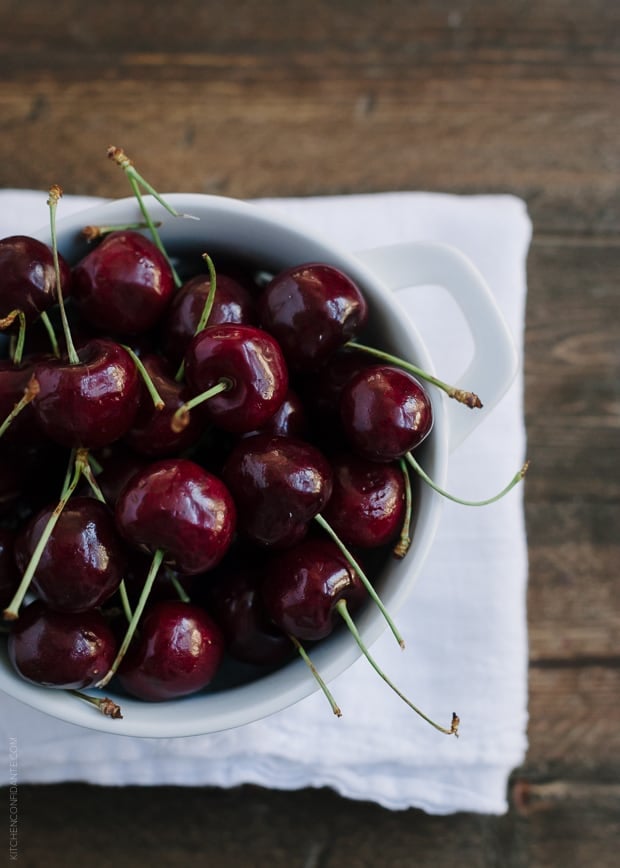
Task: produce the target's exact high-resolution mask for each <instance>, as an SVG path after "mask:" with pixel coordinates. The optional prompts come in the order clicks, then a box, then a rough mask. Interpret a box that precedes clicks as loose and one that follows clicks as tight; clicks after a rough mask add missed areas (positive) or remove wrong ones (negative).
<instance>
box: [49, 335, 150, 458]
mask: <svg viewBox="0 0 620 868" xmlns="http://www.w3.org/2000/svg"><path fill="white" fill-rule="evenodd" d="M78 357H79V360H80V362H79V364H76V365H72V364H70V363H69V362H68V361H66V360H61V359H51V360H49V361H47V362H41V363H39V364H38V365H37V366H36V367H35V377H36V379H37V381H38V383H39V394H38V395H37V397H36V398H35V399H34V401H33V402H32V404H33V407H34V411H35V415H36V418H37V422H38V424H39V426H40V427H41V428H42V430H43V431H44V432H45V434H47V436H48V437H50V439H52V440H54V441H55V442H56V443H60V444H61V445H62V446H69V447H80V446H81V447H84V448H87V449H98V448H100V447H102V446H106V445H108V444H109V443H112V442H114V441H115V440H118V439H119V438H120V437H122V436H123V434H125V433H126V432H127V431H128V430H129V429H130V427H131V425H132V424H133V421H134V418H135V415H136V411H137V408H138V402H139V399H140V383H141V381H140V377H139V374H138V371H137V369H136V366H135V364H134V362H133V360H132V358H131V356H130V355H129V353H128V352H127V351H126V350H124V349H123V347H121V346H120V344H117V343H114V342H113V341H110V340H107V339H105V338H98V339H95V340H92V341H89V342H88V343H86V344H85V345H84V346H83V347H80V348H79V349H78Z"/></svg>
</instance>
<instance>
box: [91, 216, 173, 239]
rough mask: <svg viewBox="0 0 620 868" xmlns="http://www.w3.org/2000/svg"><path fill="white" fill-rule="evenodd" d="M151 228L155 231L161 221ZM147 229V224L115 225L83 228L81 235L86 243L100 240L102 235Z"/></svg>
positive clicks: (155, 221) (157, 221) (154, 222)
mask: <svg viewBox="0 0 620 868" xmlns="http://www.w3.org/2000/svg"><path fill="white" fill-rule="evenodd" d="M153 226H155V227H156V228H157V229H159V228H160V226H161V220H154V221H153ZM139 229H149V225H148V223H117V224H116V225H110V226H84V228H83V229H82V235H83V236H84V238H85V239H86V240H87V241H89V242H90V241H95V240H96V239H97V238H102V237H103V236H104V235H109V234H110V232H127V231H128V230H136V231H137V230H139Z"/></svg>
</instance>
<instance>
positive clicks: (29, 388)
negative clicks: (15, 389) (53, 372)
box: [0, 375, 39, 437]
mask: <svg viewBox="0 0 620 868" xmlns="http://www.w3.org/2000/svg"><path fill="white" fill-rule="evenodd" d="M38 394H39V382H38V380H37V379H35V377H34V375H33V376H32V377H30V379H29V380H28V383H27V385H26V388H25V389H24V394H23V395H22V397H21V398H20V399H19V401H18V402H17V403H16V404H15V406H14V407H13V409H12V410H11V412H10V413H9V415H8V416H7V417H6V419H5V420H4V422H3V423H2V425H0V437H2V435H3V434H4V432H5V431H6V430H7V428H8V427H9V425H10V424H11V423H12V422H13V420H14V419H15V418H16V417H17V416H19V414H20V413H21V411H22V410H23V409H24V407H26V406H27V405H28V404H29V403H30V402H31V401H32V400H33V399H34V398H36V397H37V395H38Z"/></svg>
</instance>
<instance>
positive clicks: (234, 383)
mask: <svg viewBox="0 0 620 868" xmlns="http://www.w3.org/2000/svg"><path fill="white" fill-rule="evenodd" d="M185 374H186V377H187V382H188V383H189V385H190V387H191V389H192V390H193V392H194V393H196V394H198V393H206V394H205V395H204V397H206V396H207V395H209V394H210V391H211V390H212V389H215V388H216V387H218V384H222V389H223V390H222V391H221V392H220V394H215V395H214V396H212V397H209V400H208V404H207V407H208V413H209V416H210V417H211V419H212V420H213V422H214V424H216V425H217V426H218V427H220V428H222V429H223V430H224V431H229V432H231V433H233V434H243V433H245V432H248V431H253V430H254V429H256V428H260V427H261V426H262V425H264V424H265V423H266V422H267V421H268V420H269V418H270V417H271V416H273V414H274V413H275V412H276V410H277V409H278V408H279V407H280V405H281V404H282V402H283V400H284V398H285V396H286V392H287V388H288V372H287V369H286V364H285V361H284V357H283V356H282V352H281V350H280V347H279V346H278V344H277V342H276V341H275V340H274V338H273V337H272V336H271V335H269V334H267V332H264V331H262V330H261V329H257V328H255V327H253V326H248V325H233V324H228V323H224V324H223V325H219V326H207V328H205V329H203V330H202V331H201V332H199V333H198V334H197V335H196V336H195V337H194V338H193V339H192V341H191V343H190V345H189V347H188V350H187V353H186V356H185ZM202 399H203V396H202V395H201V397H200V399H195V401H198V400H202ZM190 404H192V402H189V403H188V405H187V406H188V408H189V406H190ZM192 405H195V403H194V404H192Z"/></svg>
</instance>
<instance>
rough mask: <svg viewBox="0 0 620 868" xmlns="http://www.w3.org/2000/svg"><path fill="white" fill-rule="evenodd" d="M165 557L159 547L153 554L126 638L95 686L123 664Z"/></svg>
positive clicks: (105, 682) (112, 675) (106, 680)
mask: <svg viewBox="0 0 620 868" xmlns="http://www.w3.org/2000/svg"><path fill="white" fill-rule="evenodd" d="M163 559H164V551H163V549H157V551H156V552H155V554H154V555H153V560H152V561H151V566H150V568H149V572H148V575H147V577H146V581H145V582H144V586H143V588H142V591H141V593H140V598H139V600H138V604H137V606H136V608H135V610H134V613H133V615H132V618H131V621H130V622H129V626H128V627H127V632H126V633H125V638H124V639H123V641H122V643H121V647H120V648H119V649H118V653H117V655H116V657H115V658H114V662H113V663H112V665H111V666H110V668H109V669H108V671H107V672H106V674H105V675H104V676H103V678H102V679H101V680H100V681H98V682H97V683H96V684H95V687H105V686H106V684H107V683H108V682H109V681H110V680H111V679H112V678H113V677H114V675H115V674H116V670H117V669H118V667H119V666H120V665H121V662H122V660H123V657H124V656H125V654H126V653H127V649H128V648H129V645H130V643H131V640H132V639H133V636H134V633H135V632H136V627H137V626H138V622H139V621H140V618H141V617H142V613H143V611H144V607H145V606H146V604H147V601H148V598H149V594H150V593H151V589H152V587H153V584H154V582H155V579H156V578H157V573H158V572H159V568H160V567H161V563H162V561H163Z"/></svg>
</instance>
